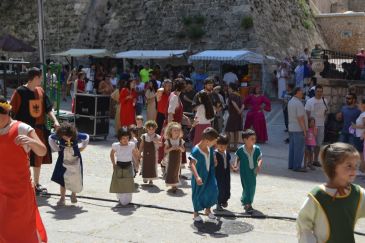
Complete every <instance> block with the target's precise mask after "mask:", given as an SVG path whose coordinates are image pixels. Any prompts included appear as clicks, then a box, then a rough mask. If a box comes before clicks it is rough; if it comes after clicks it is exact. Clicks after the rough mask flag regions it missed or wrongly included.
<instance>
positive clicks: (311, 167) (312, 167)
mask: <svg viewBox="0 0 365 243" xmlns="http://www.w3.org/2000/svg"><path fill="white" fill-rule="evenodd" d="M308 167H309V169H311V170H316V167H314V165H308Z"/></svg>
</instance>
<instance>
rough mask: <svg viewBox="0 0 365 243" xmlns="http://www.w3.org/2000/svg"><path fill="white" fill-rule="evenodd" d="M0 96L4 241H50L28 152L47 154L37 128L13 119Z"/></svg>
mask: <svg viewBox="0 0 365 243" xmlns="http://www.w3.org/2000/svg"><path fill="white" fill-rule="evenodd" d="M11 109H12V106H11V105H10V104H9V103H8V102H7V100H6V99H5V98H4V97H2V96H0V154H1V159H0V168H1V169H0V242H2V243H5V242H6V243H8V242H11V243H13V242H27V243H39V242H47V233H46V230H45V228H44V225H43V223H42V219H41V217H40V214H39V211H38V207H37V201H36V198H35V195H34V188H33V185H32V178H31V175H30V171H29V159H28V153H29V152H30V151H33V152H34V153H35V154H36V155H37V156H44V155H45V154H46V153H47V148H46V146H45V145H44V144H43V143H42V141H41V140H40V138H39V137H38V135H37V134H36V132H35V130H34V129H33V128H32V127H31V126H29V125H28V124H25V123H23V122H19V121H16V120H12V119H11V116H10V111H11Z"/></svg>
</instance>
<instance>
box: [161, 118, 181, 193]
mask: <svg viewBox="0 0 365 243" xmlns="http://www.w3.org/2000/svg"><path fill="white" fill-rule="evenodd" d="M182 135H183V132H182V129H181V125H180V124H179V123H177V122H170V123H169V124H168V125H167V128H166V132H165V139H166V140H165V160H164V161H165V162H166V177H165V183H166V186H171V191H172V192H173V193H175V192H176V190H177V185H178V184H179V174H180V165H181V154H182V153H183V152H185V147H184V143H185V142H184V140H183V139H182Z"/></svg>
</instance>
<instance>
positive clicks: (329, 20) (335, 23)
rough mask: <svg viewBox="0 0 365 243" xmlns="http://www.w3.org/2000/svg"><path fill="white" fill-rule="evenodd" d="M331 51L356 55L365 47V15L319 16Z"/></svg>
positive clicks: (318, 19)
mask: <svg viewBox="0 0 365 243" xmlns="http://www.w3.org/2000/svg"><path fill="white" fill-rule="evenodd" d="M316 19H317V23H318V25H319V26H320V27H321V29H322V33H323V35H324V38H325V40H326V41H327V43H328V46H329V48H330V49H331V50H337V51H341V52H345V53H350V54H355V53H357V52H358V51H359V49H360V48H364V47H365V26H364V22H365V14H364V13H353V14H331V15H326V14H324V15H319V16H317V18H316Z"/></svg>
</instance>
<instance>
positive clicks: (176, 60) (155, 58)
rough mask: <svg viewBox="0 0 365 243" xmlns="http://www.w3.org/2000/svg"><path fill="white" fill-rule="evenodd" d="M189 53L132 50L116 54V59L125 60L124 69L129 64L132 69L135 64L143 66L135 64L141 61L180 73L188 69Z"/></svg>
mask: <svg viewBox="0 0 365 243" xmlns="http://www.w3.org/2000/svg"><path fill="white" fill-rule="evenodd" d="M187 52H188V50H130V51H122V52H119V53H116V54H115V57H116V58H121V59H123V63H124V65H125V66H124V69H125V68H126V65H127V63H128V64H129V66H130V67H132V66H133V65H134V64H141V63H135V62H134V61H135V60H136V61H138V60H139V61H142V62H144V63H149V65H150V66H151V67H152V66H159V67H163V69H164V70H172V71H173V72H180V71H183V70H184V69H187V68H188V62H187V55H188V53H187ZM144 63H143V64H144ZM161 78H162V77H161Z"/></svg>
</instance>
